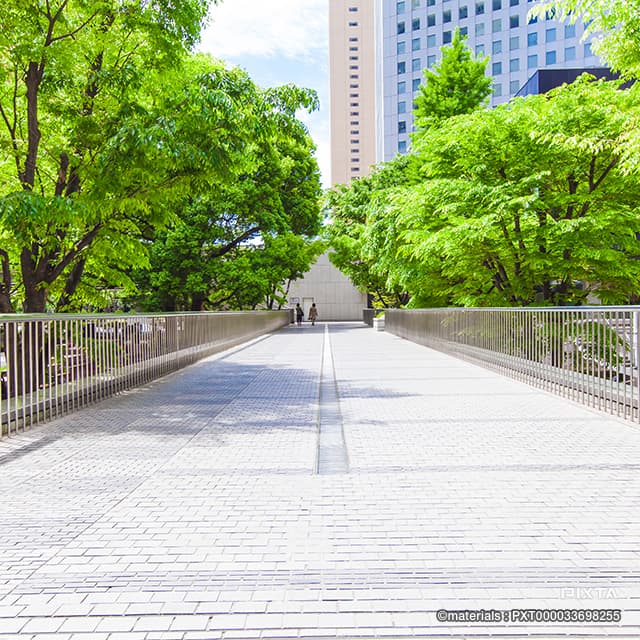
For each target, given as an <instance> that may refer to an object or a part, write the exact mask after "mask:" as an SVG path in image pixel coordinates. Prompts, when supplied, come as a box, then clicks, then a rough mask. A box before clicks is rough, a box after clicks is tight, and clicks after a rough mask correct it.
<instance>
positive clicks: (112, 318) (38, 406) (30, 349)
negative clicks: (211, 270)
mask: <svg viewBox="0 0 640 640" xmlns="http://www.w3.org/2000/svg"><path fill="white" fill-rule="evenodd" d="M289 321H290V312H289V311H288V310H278V311H275V310H256V311H222V312H206V311H194V312H174V313H150V314H147V313H142V314H141V313H112V314H75V313H68V314H11V315H3V316H0V363H1V365H2V369H3V370H2V371H0V392H1V393H0V435H5V434H7V433H9V434H10V433H15V432H16V431H19V430H21V429H24V428H25V427H26V426H28V425H30V424H32V423H36V422H42V421H46V420H48V419H50V418H52V417H57V416H58V415H60V414H63V413H68V412H70V411H75V410H76V409H79V408H81V407H83V406H86V405H87V404H90V403H92V402H95V401H97V400H101V399H103V398H107V397H109V396H112V395H115V394H117V393H119V392H121V391H124V390H126V389H131V388H133V387H137V386H140V385H143V384H146V383H148V382H150V381H152V380H155V379H157V378H159V377H161V376H164V375H166V374H167V373H170V372H172V371H176V370H177V369H180V368H181V367H184V366H187V365H189V364H191V363H193V362H195V361H196V360H199V359H201V358H204V357H206V356H208V355H210V354H212V353H216V352H217V351H221V350H223V349H226V348H229V347H232V346H234V345H236V344H239V343H242V342H246V341H247V340H249V339H251V338H253V337H256V336H259V335H262V334H264V333H266V332H269V331H274V330H276V329H278V328H281V327H283V326H286V325H288V324H289Z"/></svg>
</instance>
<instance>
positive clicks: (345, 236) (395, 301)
mask: <svg viewBox="0 0 640 640" xmlns="http://www.w3.org/2000/svg"><path fill="white" fill-rule="evenodd" d="M412 160H413V158H412V157H411V156H398V157H397V158H396V159H395V160H393V161H391V162H388V163H386V164H385V165H383V166H381V167H380V168H378V169H377V170H376V171H375V172H374V173H373V174H371V175H370V176H365V177H362V178H359V179H358V180H354V181H353V182H352V183H351V185H350V186H349V187H347V186H344V185H340V186H337V187H335V188H334V189H333V190H332V191H330V192H329V193H328V196H327V205H328V207H329V209H330V224H329V225H328V226H327V228H326V229H325V234H326V237H327V241H328V242H329V244H330V246H331V249H332V252H331V253H330V254H329V258H330V260H331V262H332V263H333V264H334V265H335V266H336V267H337V268H338V269H340V271H342V273H344V274H345V275H347V276H349V278H350V279H351V281H352V282H353V283H354V284H355V285H356V287H358V288H359V289H360V290H362V291H366V292H367V293H369V294H370V295H371V296H372V297H373V299H374V304H375V305H376V306H378V305H381V306H384V307H390V306H401V305H403V304H405V303H406V302H407V298H406V294H405V290H404V289H403V288H402V287H397V286H395V285H394V284H393V283H391V282H390V281H389V265H388V264H386V262H384V263H383V262H382V261H381V260H380V253H379V252H378V250H377V247H375V246H374V245H373V244H372V243H371V242H369V241H368V238H367V235H366V231H367V226H368V225H369V223H370V219H371V216H372V212H373V211H375V210H376V209H377V208H378V207H380V206H382V205H381V203H384V202H385V201H386V199H387V198H388V195H389V193H391V192H393V190H394V189H396V188H397V187H399V186H400V185H403V184H406V183H410V182H412V181H413V180H415V176H414V173H413V171H412V169H411V164H412ZM389 237H390V236H389ZM386 255H388V253H387V254H386Z"/></svg>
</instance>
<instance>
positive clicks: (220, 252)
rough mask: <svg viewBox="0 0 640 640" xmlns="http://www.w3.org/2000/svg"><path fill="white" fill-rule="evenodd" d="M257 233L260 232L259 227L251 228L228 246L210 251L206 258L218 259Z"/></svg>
mask: <svg viewBox="0 0 640 640" xmlns="http://www.w3.org/2000/svg"><path fill="white" fill-rule="evenodd" d="M258 231H260V227H251V229H248V230H247V231H245V232H244V233H243V234H242V235H241V236H239V237H237V238H236V239H235V240H232V241H231V242H229V243H228V244H226V245H224V246H222V247H220V248H219V249H216V250H215V251H212V252H211V253H210V254H209V256H208V257H209V258H220V257H221V256H223V255H225V253H229V251H231V250H232V249H235V247H237V246H238V245H239V244H240V243H242V242H244V241H245V240H248V239H249V238H250V237H251V236H253V235H255V234H256V233H258Z"/></svg>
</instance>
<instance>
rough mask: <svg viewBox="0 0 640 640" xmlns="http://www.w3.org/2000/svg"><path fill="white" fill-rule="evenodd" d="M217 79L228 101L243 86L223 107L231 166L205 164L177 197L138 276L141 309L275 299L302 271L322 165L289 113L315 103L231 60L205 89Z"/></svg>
mask: <svg viewBox="0 0 640 640" xmlns="http://www.w3.org/2000/svg"><path fill="white" fill-rule="evenodd" d="M239 73H240V74H241V76H240V77H234V76H237V74H239ZM230 79H232V80H233V82H232V84H231V87H227V86H224V85H225V83H229V80H230ZM220 84H222V85H223V86H224V96H227V98H230V99H231V100H232V101H233V99H234V94H233V92H232V90H231V89H232V88H234V87H239V86H242V91H241V92H240V93H239V94H238V103H237V104H236V105H234V106H233V107H232V109H231V111H230V112H233V113H234V118H233V126H232V123H231V122H228V123H225V125H224V127H223V131H224V132H225V136H228V139H229V140H230V142H231V143H232V144H230V145H228V147H225V148H228V154H227V157H228V158H229V161H231V163H230V165H229V166H230V167H231V168H232V169H233V170H234V171H235V173H234V175H233V176H232V177H231V179H230V177H229V176H227V175H222V176H220V175H219V172H218V174H211V176H210V181H209V182H208V183H207V184H206V185H202V187H201V188H200V189H199V191H198V192H197V193H193V192H191V193H189V194H185V195H184V196H183V197H182V198H180V199H177V200H176V201H175V202H174V207H175V212H176V220H175V221H174V222H173V223H172V224H171V225H170V227H169V228H168V229H167V230H165V231H161V232H159V233H157V234H156V235H155V237H154V239H153V242H152V244H151V267H152V272H151V273H150V274H144V273H143V274H138V276H137V278H136V282H137V283H138V286H139V288H140V293H139V294H138V295H137V296H133V298H132V301H133V302H134V303H135V304H136V305H138V306H142V307H143V308H145V309H150V310H180V309H191V310H200V309H201V308H207V309H220V308H255V307H256V306H258V305H265V304H266V305H267V306H270V305H271V306H272V305H273V304H275V303H277V302H278V301H279V300H280V298H281V288H282V286H283V283H285V282H286V281H287V280H289V279H293V278H297V277H300V276H301V275H302V273H304V271H306V270H307V269H308V268H309V266H310V264H311V262H312V261H313V259H314V258H315V255H316V254H314V251H315V247H316V244H315V243H312V242H310V241H309V240H307V238H310V237H313V236H314V235H316V234H317V233H318V231H319V230H320V211H319V198H320V175H319V170H318V166H317V163H316V160H315V158H314V155H313V152H314V146H313V143H312V141H311V139H310V138H309V136H308V134H307V131H306V129H305V128H304V126H303V125H302V123H301V122H300V121H299V120H298V119H297V118H296V116H295V114H296V112H297V110H298V109H300V108H305V107H308V108H315V106H316V104H317V98H316V96H315V94H314V93H313V92H311V91H308V90H304V89H300V88H297V87H291V86H286V87H282V88H273V89H268V90H260V89H259V88H257V87H256V86H255V85H254V84H253V83H252V82H251V81H250V80H249V79H248V77H247V76H246V75H245V74H242V73H241V72H238V71H237V70H235V71H231V72H226V71H223V72H222V73H221V74H220V75H219V77H218V78H217V80H216V83H215V85H214V86H212V87H211V88H212V90H214V91H215V90H217V89H219V86H220ZM227 111H229V107H227ZM190 117H193V118H196V117H197V114H193V116H190ZM194 135H195V136H196V140H197V142H198V144H197V146H196V149H203V150H206V148H207V147H206V146H204V147H203V145H202V143H201V138H202V136H201V135H200V136H198V133H197V128H195V129H194ZM226 139H227V138H226V137H223V141H224V140H226ZM218 143H219V142H218ZM237 151H241V152H242V153H237ZM205 175H207V176H208V175H209V174H205Z"/></svg>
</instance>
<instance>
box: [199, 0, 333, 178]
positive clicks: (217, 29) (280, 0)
mask: <svg viewBox="0 0 640 640" xmlns="http://www.w3.org/2000/svg"><path fill="white" fill-rule="evenodd" d="M328 2H329V0H223V1H222V2H221V3H220V4H218V5H215V6H213V8H212V10H211V13H210V17H209V25H208V27H207V28H206V29H205V30H204V33H203V34H202V39H201V43H200V46H199V47H198V48H199V50H201V51H204V52H207V53H210V54H212V55H213V56H215V57H217V58H221V59H222V60H225V61H226V62H227V63H228V64H230V65H235V66H239V67H242V68H243V69H245V70H246V71H247V72H248V73H249V75H250V76H251V78H252V79H253V81H254V82H255V83H256V84H258V85H260V86H262V87H271V86H277V85H282V84H288V83H294V84H296V85H299V86H302V87H308V88H310V89H315V91H316V92H317V93H318V98H319V99H320V110H319V111H316V112H314V113H312V114H307V113H300V114H299V116H300V119H301V120H302V121H303V122H305V124H306V125H307V126H308V128H309V131H310V133H311V136H312V138H313V140H314V142H315V143H316V146H317V151H316V157H317V159H318V164H319V165H320V170H321V172H322V181H323V185H324V186H326V187H328V186H329V184H330V175H329V172H330V149H329V56H328V37H329V26H328V25H329V6H328Z"/></svg>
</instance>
